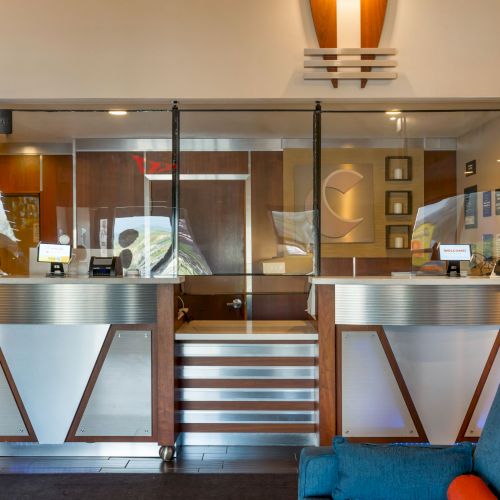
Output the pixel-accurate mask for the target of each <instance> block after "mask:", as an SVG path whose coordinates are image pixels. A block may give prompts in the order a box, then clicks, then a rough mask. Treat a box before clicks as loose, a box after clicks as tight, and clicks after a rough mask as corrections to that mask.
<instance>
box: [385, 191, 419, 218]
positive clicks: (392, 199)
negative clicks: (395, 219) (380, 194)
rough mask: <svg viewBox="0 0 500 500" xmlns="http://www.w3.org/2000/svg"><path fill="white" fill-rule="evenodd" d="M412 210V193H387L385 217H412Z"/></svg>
mask: <svg viewBox="0 0 500 500" xmlns="http://www.w3.org/2000/svg"><path fill="white" fill-rule="evenodd" d="M412 209H413V207H412V192H411V191H386V192H385V215H411V213H412Z"/></svg>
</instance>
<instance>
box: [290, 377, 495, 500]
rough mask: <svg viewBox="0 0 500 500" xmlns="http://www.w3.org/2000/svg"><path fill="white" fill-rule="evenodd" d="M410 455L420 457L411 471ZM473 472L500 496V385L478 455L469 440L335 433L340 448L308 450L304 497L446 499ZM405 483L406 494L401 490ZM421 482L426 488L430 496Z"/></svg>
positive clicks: (303, 470)
mask: <svg viewBox="0 0 500 500" xmlns="http://www.w3.org/2000/svg"><path fill="white" fill-rule="evenodd" d="M334 448H335V449H337V455H336V454H335V450H334ZM415 452H416V453H415ZM415 455H419V456H417V457H415ZM407 457H408V458H410V457H411V458H416V459H415V460H411V464H412V466H411V469H412V470H411V471H410V470H407V469H410V467H408V465H409V463H410V461H409V460H408V459H407ZM405 461H406V463H405ZM384 471H389V472H388V473H387V474H385V473H384ZM468 473H472V474H475V475H476V476H479V477H480V478H481V479H482V480H483V481H484V482H485V483H486V484H487V485H488V487H489V488H490V490H491V491H492V492H493V493H494V494H495V495H497V496H499V495H500V387H499V388H498V390H497V394H496V396H495V399H494V401H493V404H492V406H491V410H490V413H489V415H488V418H487V420H486V422H485V426H484V429H483V432H482V435H481V438H480V439H479V442H478V444H477V446H476V448H475V451H474V454H473V456H472V450H471V447H470V444H468V443H464V444H460V445H456V446H452V447H432V446H422V445H404V446H401V445H399V446H398V445H396V446H395V445H359V444H352V445H349V444H348V443H347V442H346V441H345V440H344V439H343V438H335V440H334V447H316V448H304V449H303V450H302V453H301V456H300V464H299V500H306V499H320V498H323V499H332V498H334V495H335V499H337V498H339V499H347V498H351V497H352V498H370V500H375V499H377V500H381V499H385V498H387V499H399V498H419V496H420V498H425V499H429V500H430V499H434V498H436V499H439V498H446V488H447V486H446V485H449V483H451V480H452V479H453V478H454V477H455V476H459V475H461V474H468ZM436 479H438V480H436ZM340 483H342V484H340ZM417 483H418V484H417ZM438 483H440V484H438ZM402 486H403V487H404V488H406V493H405V494H404V495H403V494H401V495H399V494H398V491H400V488H401V487H402ZM412 487H414V489H413V490H412V489H411V488H412ZM420 487H422V488H424V489H425V491H426V493H425V496H424V495H423V494H422V490H421V489H420V490H419V488H420ZM443 488H444V490H443ZM353 489H354V490H356V491H355V492H353V491H352V490H353ZM347 490H350V491H347ZM360 491H363V492H364V493H360ZM412 491H413V492H417V491H420V493H419V494H418V495H417V493H414V494H412V493H411V492H412Z"/></svg>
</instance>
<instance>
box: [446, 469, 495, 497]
mask: <svg viewBox="0 0 500 500" xmlns="http://www.w3.org/2000/svg"><path fill="white" fill-rule="evenodd" d="M448 500H498V499H497V497H496V496H495V495H494V494H493V493H492V492H491V491H490V489H489V488H488V486H486V484H485V483H484V482H483V480H482V479H481V478H479V477H477V476H473V475H470V474H469V475H463V476H458V477H457V478H455V479H454V480H453V481H452V482H451V484H450V486H449V488H448Z"/></svg>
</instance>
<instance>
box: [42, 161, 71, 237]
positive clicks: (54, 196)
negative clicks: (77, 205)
mask: <svg viewBox="0 0 500 500" xmlns="http://www.w3.org/2000/svg"><path fill="white" fill-rule="evenodd" d="M72 206H73V160H72V157H71V156H55V155H47V156H44V157H43V185H42V192H41V193H40V213H41V217H40V239H41V240H42V241H45V242H48V243H56V242H57V237H58V234H57V229H58V220H57V207H64V208H66V211H65V212H66V224H65V225H64V226H65V227H62V226H63V224H61V221H59V223H60V224H59V226H60V227H61V229H62V230H63V231H64V232H65V233H66V234H67V235H69V236H70V237H71V236H72V231H73V217H72Z"/></svg>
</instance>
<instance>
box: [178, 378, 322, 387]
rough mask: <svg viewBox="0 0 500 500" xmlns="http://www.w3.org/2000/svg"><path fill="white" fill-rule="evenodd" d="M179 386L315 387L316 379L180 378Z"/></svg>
mask: <svg viewBox="0 0 500 500" xmlns="http://www.w3.org/2000/svg"><path fill="white" fill-rule="evenodd" d="M178 387H179V388H181V389H185V388H200V387H202V388H247V389H250V388H283V389H292V388H297V389H314V387H316V381H315V380H314V379H290V380H287V379H179V380H178Z"/></svg>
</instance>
